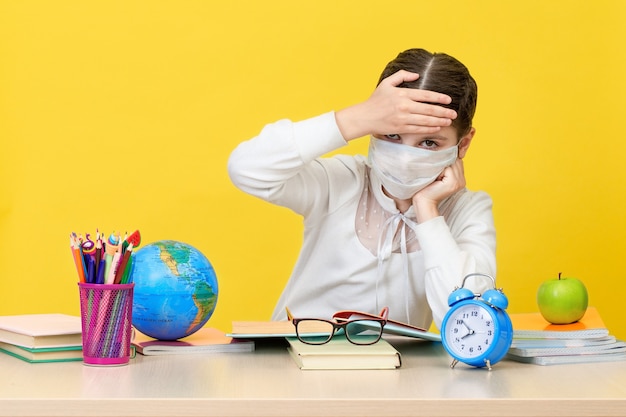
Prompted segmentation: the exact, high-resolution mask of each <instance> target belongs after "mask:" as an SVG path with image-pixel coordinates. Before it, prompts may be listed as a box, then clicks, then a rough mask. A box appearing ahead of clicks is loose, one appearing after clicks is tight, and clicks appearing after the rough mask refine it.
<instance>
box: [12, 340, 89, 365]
mask: <svg viewBox="0 0 626 417" xmlns="http://www.w3.org/2000/svg"><path fill="white" fill-rule="evenodd" d="M0 351H1V352H3V353H6V354H8V355H11V356H13V357H16V358H18V359H21V360H23V361H26V362H30V363H41V362H67V361H80V360H82V359H83V347H82V346H66V347H61V348H36V349H33V348H26V347H22V346H17V345H12V344H10V343H5V342H0Z"/></svg>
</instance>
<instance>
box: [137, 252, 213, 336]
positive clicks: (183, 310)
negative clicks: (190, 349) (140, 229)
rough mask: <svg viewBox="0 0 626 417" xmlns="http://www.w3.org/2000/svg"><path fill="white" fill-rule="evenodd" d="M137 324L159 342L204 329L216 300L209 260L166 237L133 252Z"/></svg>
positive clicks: (138, 327)
mask: <svg viewBox="0 0 626 417" xmlns="http://www.w3.org/2000/svg"><path fill="white" fill-rule="evenodd" d="M132 265H133V266H132V280H133V282H134V283H135V289H134V296H133V297H134V298H133V318H132V324H133V326H135V328H136V329H137V330H139V331H140V332H142V333H144V334H146V335H147V336H150V337H153V338H155V339H160V340H176V339H180V338H183V337H185V336H189V335H190V334H192V333H194V332H196V331H197V330H199V329H200V328H201V327H202V326H203V325H204V324H205V323H206V322H207V321H208V320H209V318H211V315H212V314H213V311H214V310H215V305H216V304H217V295H218V288H217V276H216V275H215V270H214V269H213V266H212V265H211V263H210V262H209V260H208V259H207V258H206V257H205V256H204V255H203V254H202V253H201V252H200V251H199V250H197V249H196V248H194V247H193V246H191V245H188V244H186V243H183V242H177V241H174V240H161V241H158V242H154V243H150V244H148V245H146V246H143V247H142V248H141V249H139V250H138V251H137V252H136V253H135V254H134V255H133V264H132Z"/></svg>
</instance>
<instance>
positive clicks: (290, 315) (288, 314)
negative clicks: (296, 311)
mask: <svg viewBox="0 0 626 417" xmlns="http://www.w3.org/2000/svg"><path fill="white" fill-rule="evenodd" d="M285 310H286V311H287V320H289V321H293V314H291V311H290V310H289V307H285Z"/></svg>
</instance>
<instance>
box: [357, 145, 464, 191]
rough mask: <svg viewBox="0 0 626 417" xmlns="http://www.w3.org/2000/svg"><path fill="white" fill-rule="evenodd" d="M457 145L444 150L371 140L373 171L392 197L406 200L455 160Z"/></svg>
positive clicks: (370, 152) (457, 151) (457, 150)
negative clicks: (431, 149)
mask: <svg viewBox="0 0 626 417" xmlns="http://www.w3.org/2000/svg"><path fill="white" fill-rule="evenodd" d="M458 153H459V147H458V145H455V146H453V147H450V148H446V149H443V150H441V151H430V150H427V149H424V148H417V147H415V146H409V145H403V144H401V143H393V142H389V141H386V140H382V139H376V138H375V137H373V136H372V137H370V148H369V161H370V164H371V166H372V172H373V173H374V175H376V176H377V177H378V179H380V182H381V183H382V185H383V187H385V190H387V192H388V193H389V194H391V195H392V196H394V197H396V198H400V199H402V200H407V199H409V198H411V197H413V196H414V195H415V194H416V193H417V192H418V191H420V190H422V189H423V188H425V187H426V186H427V185H429V184H431V183H432V182H433V181H435V180H436V179H437V177H439V175H441V173H442V172H443V170H444V169H445V168H446V167H448V166H450V165H452V164H453V163H454V161H456V159H457V156H458Z"/></svg>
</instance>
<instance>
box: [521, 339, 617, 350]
mask: <svg viewBox="0 0 626 417" xmlns="http://www.w3.org/2000/svg"><path fill="white" fill-rule="evenodd" d="M616 341H617V339H616V338H615V336H604V337H598V338H589V339H513V342H512V343H511V348H517V349H554V348H561V349H563V348H579V347H584V346H601V345H610V344H613V343H615V342H616Z"/></svg>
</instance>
